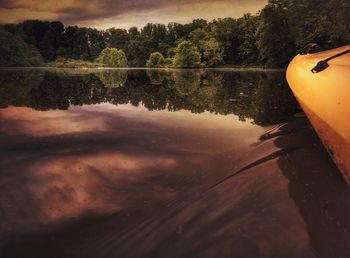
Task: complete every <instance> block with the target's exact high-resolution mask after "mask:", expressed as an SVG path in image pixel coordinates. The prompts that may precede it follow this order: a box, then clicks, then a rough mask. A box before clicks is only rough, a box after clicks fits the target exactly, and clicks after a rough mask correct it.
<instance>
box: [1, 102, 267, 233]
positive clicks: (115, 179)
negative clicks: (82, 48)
mask: <svg viewBox="0 0 350 258" xmlns="http://www.w3.org/2000/svg"><path fill="white" fill-rule="evenodd" d="M232 123H241V122H238V120H237V117H235V116H233V115H231V116H219V115H213V114H209V113H203V114H199V115H196V114H192V113H191V112H189V111H178V112H167V111H152V112H151V111H148V110H147V109H146V108H144V107H138V108H137V107H133V106H131V105H119V106H114V105H111V104H99V105H91V106H82V107H71V108H69V109H68V110H66V111H57V110H52V111H46V112H42V111H35V110H32V109H29V108H18V107H9V108H6V109H1V110H0V156H1V159H0V171H1V173H0V186H1V187H0V196H1V198H0V214H1V215H0V228H2V232H1V235H2V236H6V235H9V234H10V235H11V234H15V235H16V234H19V233H20V232H22V233H25V232H32V231H33V230H35V229H36V228H38V227H39V226H43V224H46V223H47V224H50V225H52V224H55V223H60V222H62V220H66V219H68V220H70V219H72V218H81V217H84V216H88V215H91V214H99V215H103V214H111V213H114V212H117V211H120V210H124V209H128V207H143V206H144V205H148V204H147V202H148V200H153V202H156V203H157V205H158V203H163V204H162V205H164V203H168V202H169V203H170V202H171V200H172V199H174V198H175V197H176V196H180V195H182V194H184V192H183V191H184V190H185V189H188V188H190V189H191V185H193V184H194V183H199V182H202V183H205V182H206V181H207V180H209V179H210V178H213V177H214V178H217V177H218V176H220V174H221V173H222V172H223V171H225V169H227V166H228V164H226V163H223V162H222V161H223V160H224V159H225V157H230V158H238V157H240V156H243V155H244V153H242V152H238V151H236V150H240V151H243V150H248V149H249V148H250V147H249V144H248V143H247V141H249V139H253V138H254V139H256V138H257V135H256V134H260V132H261V131H262V129H261V128H260V127H257V126H255V125H252V124H250V123H247V124H246V126H245V127H244V126H243V127H242V126H241V127H239V126H237V128H234V127H233V126H232ZM247 129H249V132H247V131H246V130H247ZM242 135H247V137H246V138H245V137H242ZM233 142H234V143H235V144H234V145H233V144H232V143H233ZM230 164H231V162H230ZM216 170H217V171H219V172H215V173H211V172H212V171H216ZM15 204H16V205H15ZM159 205H160V204H159ZM23 214H30V216H27V217H26V219H23V218H22V215H23ZM11 232H12V233H11Z"/></svg>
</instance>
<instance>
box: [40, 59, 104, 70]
mask: <svg viewBox="0 0 350 258" xmlns="http://www.w3.org/2000/svg"><path fill="white" fill-rule="evenodd" d="M45 66H47V67H58V68H97V67H101V66H105V65H104V64H101V63H96V62H95V63H93V62H90V61H84V60H76V59H70V58H68V59H66V58H62V57H58V58H57V59H56V60H55V61H54V62H48V63H46V64H45Z"/></svg>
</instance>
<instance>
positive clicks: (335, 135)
mask: <svg viewBox="0 0 350 258" xmlns="http://www.w3.org/2000/svg"><path fill="white" fill-rule="evenodd" d="M349 52H350V45H348V46H344V47H341V48H336V49H332V50H328V51H323V52H318V53H313V54H305V55H297V56H296V57H295V58H294V59H293V60H292V62H291V63H290V64H289V66H288V69H287V81H288V83H289V85H290V87H291V89H292V91H293V93H294V95H295V97H296V98H297V100H298V102H299V104H300V105H301V107H302V108H303V110H304V112H305V113H306V115H307V117H308V118H309V120H310V122H311V124H312V126H313V127H314V128H315V130H316V132H317V134H318V135H319V137H320V138H321V140H322V142H323V144H324V145H325V147H326V148H327V149H328V151H329V153H330V154H331V156H332V158H333V160H334V161H335V163H336V164H337V166H338V168H339V170H340V171H341V173H342V174H343V176H344V178H345V180H346V182H347V183H348V185H350V53H349ZM317 64H318V66H316V65H317Z"/></svg>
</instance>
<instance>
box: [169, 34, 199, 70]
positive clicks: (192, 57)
mask: <svg viewBox="0 0 350 258" xmlns="http://www.w3.org/2000/svg"><path fill="white" fill-rule="evenodd" d="M175 53H176V54H175V56H174V66H175V67H182V68H192V67H200V66H201V56H200V53H199V51H198V49H197V47H196V46H195V45H193V44H192V43H191V42H190V41H186V40H184V41H182V42H181V43H179V44H178V46H177V47H176V50H175Z"/></svg>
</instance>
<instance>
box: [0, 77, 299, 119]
mask: <svg viewBox="0 0 350 258" xmlns="http://www.w3.org/2000/svg"><path fill="white" fill-rule="evenodd" d="M0 75H1V77H0V82H1V84H0V105H1V106H2V107H6V106H8V105H16V106H29V107H32V108H35V109H38V110H48V109H67V108H68V107H69V105H83V104H96V103H101V102H109V103H112V104H115V105H118V104H126V103H131V104H132V105H135V106H138V105H140V104H142V105H144V106H145V107H146V108H148V109H149V110H163V109H168V110H170V111H176V110H180V109H186V110H190V111H191V112H194V113H200V112H204V111H209V112H213V113H218V114H235V115H237V116H239V118H240V119H241V120H244V119H246V118H252V119H254V121H255V123H258V124H271V123H275V122H279V121H283V119H285V118H286V117H287V116H289V115H290V113H291V112H292V111H293V110H294V109H295V102H294V98H293V96H292V95H291V93H290V90H289V88H288V87H287V85H286V83H285V79H284V74H283V73H263V72H223V71H217V70H208V71H204V70H152V71H151V70H129V71H127V70H113V71H98V72H96V71H92V72H91V73H86V72H84V73H67V74H66V73H62V72H57V71H53V72H45V73H44V72H38V71H36V72H34V71H30V72H24V71H22V72H20V71H6V72H5V71H2V72H1V74H0ZM104 80H105V81H104ZM109 80H110V81H112V82H111V84H112V85H116V86H117V85H118V87H111V88H110V89H108V88H106V87H105V83H106V81H107V84H108V81H109ZM121 85H124V86H123V87H120V86H121Z"/></svg>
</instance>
